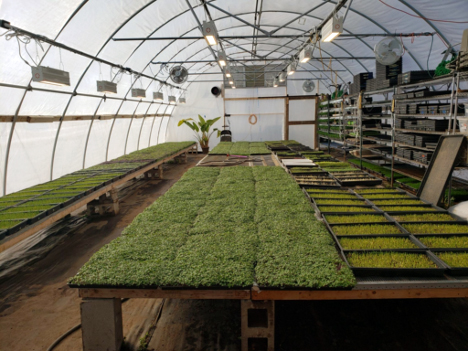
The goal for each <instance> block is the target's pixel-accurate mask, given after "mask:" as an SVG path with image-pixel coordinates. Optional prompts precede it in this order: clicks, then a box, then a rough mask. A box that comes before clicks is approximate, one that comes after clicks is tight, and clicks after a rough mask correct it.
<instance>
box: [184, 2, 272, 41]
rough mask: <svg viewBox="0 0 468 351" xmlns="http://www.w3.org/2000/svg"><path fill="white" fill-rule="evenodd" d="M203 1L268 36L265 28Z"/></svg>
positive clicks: (268, 33)
mask: <svg viewBox="0 0 468 351" xmlns="http://www.w3.org/2000/svg"><path fill="white" fill-rule="evenodd" d="M187 2H188V0H187ZM203 3H204V4H207V5H209V6H211V7H213V8H215V9H216V10H218V11H221V12H222V13H225V14H226V15H229V16H231V17H233V18H235V19H236V20H238V21H240V22H242V23H244V24H246V25H248V26H250V27H253V28H255V29H256V30H258V31H260V32H262V33H263V34H265V35H266V36H267V37H270V32H267V31H266V30H263V29H261V28H260V27H257V26H255V25H253V24H252V23H249V22H247V21H246V20H244V19H242V18H240V17H238V16H236V15H234V14H232V13H230V12H228V11H226V10H223V9H222V8H220V7H218V6H216V5H213V4H212V3H211V2H203Z"/></svg>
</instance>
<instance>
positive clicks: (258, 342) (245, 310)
mask: <svg viewBox="0 0 468 351" xmlns="http://www.w3.org/2000/svg"><path fill="white" fill-rule="evenodd" d="M241 337H242V348H241V350H242V351H248V350H268V351H274V350H275V301H252V300H241Z"/></svg>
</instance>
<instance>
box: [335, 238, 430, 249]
mask: <svg viewBox="0 0 468 351" xmlns="http://www.w3.org/2000/svg"><path fill="white" fill-rule="evenodd" d="M334 238H335V241H336V242H337V245H338V247H339V248H340V250H341V251H343V252H344V251H353V252H373V251H374V252H375V251H389V252H392V251H394V252H395V251H396V252H405V251H421V250H427V248H426V247H425V246H424V245H423V244H422V243H420V242H419V240H417V239H416V238H414V237H412V236H411V235H361V236H358V235H355V236H344V235H341V236H335V237H334ZM348 238H349V239H369V238H406V239H409V240H410V241H411V242H412V243H413V244H414V245H416V246H417V247H416V248H405V249H378V250H376V249H359V250H358V249H353V250H348V249H344V248H343V247H342V245H341V242H340V239H348Z"/></svg>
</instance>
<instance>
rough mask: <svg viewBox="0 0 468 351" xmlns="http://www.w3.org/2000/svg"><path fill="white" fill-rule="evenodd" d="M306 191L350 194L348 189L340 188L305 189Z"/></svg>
mask: <svg viewBox="0 0 468 351" xmlns="http://www.w3.org/2000/svg"><path fill="white" fill-rule="evenodd" d="M307 192H308V193H327V194H348V195H349V194H350V192H349V191H348V190H340V189H333V190H330V189H307Z"/></svg>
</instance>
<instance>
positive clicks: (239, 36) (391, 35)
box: [112, 15, 436, 41]
mask: <svg viewBox="0 0 468 351" xmlns="http://www.w3.org/2000/svg"><path fill="white" fill-rule="evenodd" d="M302 16H303V15H301V16H300V17H302ZM275 31H276V30H274V31H273V32H275ZM273 32H271V33H273ZM435 34H436V32H432V33H431V32H418V33H372V34H371V33H362V34H340V36H339V37H338V38H336V39H334V40H338V39H340V38H355V37H361V38H363V37H364V38H365V37H404V38H408V37H413V36H417V37H421V36H424V37H426V36H433V35H435ZM303 37H304V35H296V34H289V35H272V36H266V35H223V36H218V38H219V39H220V40H225V41H227V40H236V39H289V38H295V39H299V38H303ZM201 39H205V38H204V37H194V36H190V37H150V38H146V37H129V38H112V40H113V41H158V40H201Z"/></svg>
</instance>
